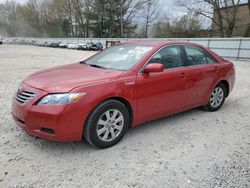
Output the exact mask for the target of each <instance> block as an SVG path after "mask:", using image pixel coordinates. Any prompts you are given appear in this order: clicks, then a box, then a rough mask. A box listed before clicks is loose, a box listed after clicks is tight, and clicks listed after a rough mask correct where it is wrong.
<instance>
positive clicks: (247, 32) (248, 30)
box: [244, 0, 250, 37]
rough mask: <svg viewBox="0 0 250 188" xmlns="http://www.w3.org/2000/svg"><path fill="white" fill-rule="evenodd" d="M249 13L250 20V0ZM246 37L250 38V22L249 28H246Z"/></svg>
mask: <svg viewBox="0 0 250 188" xmlns="http://www.w3.org/2000/svg"><path fill="white" fill-rule="evenodd" d="M248 11H249V18H250V0H248ZM244 37H250V21H249V23H248V26H247V28H246V31H245V34H244Z"/></svg>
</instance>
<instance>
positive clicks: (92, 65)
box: [87, 64, 106, 69]
mask: <svg viewBox="0 0 250 188" xmlns="http://www.w3.org/2000/svg"><path fill="white" fill-rule="evenodd" d="M87 65H89V66H91V67H96V68H100V69H106V68H105V67H103V66H100V65H95V64H87Z"/></svg>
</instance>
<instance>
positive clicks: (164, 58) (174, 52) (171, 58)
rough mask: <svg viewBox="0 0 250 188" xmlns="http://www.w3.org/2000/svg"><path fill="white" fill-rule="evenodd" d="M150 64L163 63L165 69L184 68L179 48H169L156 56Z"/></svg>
mask: <svg viewBox="0 0 250 188" xmlns="http://www.w3.org/2000/svg"><path fill="white" fill-rule="evenodd" d="M149 63H161V64H163V66H164V69H171V68H177V67H181V66H182V60H181V52H180V48H179V46H168V47H165V48H163V49H161V50H160V51H159V52H157V54H155V55H154V56H153V57H152V59H151V60H150V61H149Z"/></svg>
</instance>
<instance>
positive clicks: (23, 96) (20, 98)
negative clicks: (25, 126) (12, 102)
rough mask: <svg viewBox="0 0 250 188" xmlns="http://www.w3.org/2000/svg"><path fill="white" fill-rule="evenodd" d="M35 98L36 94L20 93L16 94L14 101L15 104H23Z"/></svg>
mask: <svg viewBox="0 0 250 188" xmlns="http://www.w3.org/2000/svg"><path fill="white" fill-rule="evenodd" d="M35 96H36V93H33V92H30V91H22V92H20V93H17V94H16V96H15V99H16V101H17V102H19V103H21V104H25V103H27V102H28V101H29V100H31V99H32V98H33V97H35Z"/></svg>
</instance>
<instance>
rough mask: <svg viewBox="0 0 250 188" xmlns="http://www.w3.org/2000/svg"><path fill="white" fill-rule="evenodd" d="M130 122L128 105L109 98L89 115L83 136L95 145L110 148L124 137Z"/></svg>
mask: <svg viewBox="0 0 250 188" xmlns="http://www.w3.org/2000/svg"><path fill="white" fill-rule="evenodd" d="M129 123H130V117H129V111H128V109H127V107H126V106H125V105H124V104H123V103H122V102H120V101H117V100H107V101H105V102H103V103H101V104H100V105H98V106H97V107H96V108H95V109H94V110H93V111H92V112H91V114H90V115H89V117H88V119H87V121H86V122H85V125H84V131H83V137H84V139H85V140H86V141H87V142H88V143H89V144H90V145H92V146H94V147H97V148H100V149H102V148H108V147H111V146H113V145H115V144H117V143H118V142H119V141H120V140H121V139H122V137H123V136H124V134H125V133H126V131H127V130H128V128H129Z"/></svg>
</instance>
